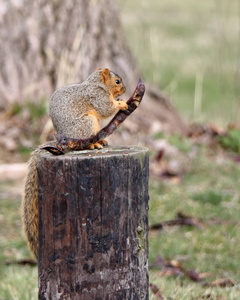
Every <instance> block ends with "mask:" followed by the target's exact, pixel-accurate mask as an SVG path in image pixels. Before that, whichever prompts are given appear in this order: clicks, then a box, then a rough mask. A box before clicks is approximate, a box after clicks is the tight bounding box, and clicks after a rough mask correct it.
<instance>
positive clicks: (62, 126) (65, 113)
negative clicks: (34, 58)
mask: <svg viewBox="0 0 240 300" xmlns="http://www.w3.org/2000/svg"><path fill="white" fill-rule="evenodd" d="M124 92H125V87H124V85H123V82H122V79H121V77H119V76H118V75H117V74H115V73H114V72H112V71H110V70H109V69H100V68H98V69H97V70H96V71H95V72H94V73H92V74H91V75H90V76H89V77H88V78H87V79H86V80H85V81H84V82H82V83H79V84H72V85H67V86H63V87H60V88H58V89H57V90H56V91H55V92H54V93H53V95H52V96H51V98H50V101H49V115H50V117H51V119H52V122H53V125H54V128H55V129H56V131H57V133H58V134H62V135H64V136H66V137H71V138H76V139H86V138H89V137H91V136H93V135H95V134H96V133H97V132H98V131H99V130H100V126H99V121H100V120H102V119H105V118H108V117H110V116H111V115H113V114H115V113H116V112H118V111H119V110H123V111H125V110H127V109H128V105H127V103H126V102H125V101H124V100H115V98H117V97H118V96H121V95H122V94H123V93H124ZM47 144H48V145H52V146H55V145H56V141H51V142H48V143H47ZM105 145H107V142H106V141H105V140H102V141H99V142H97V143H95V144H91V145H90V146H89V149H94V148H97V149H100V148H103V146H105ZM43 151H45V150H43V149H36V150H35V151H34V152H33V153H32V155H31V157H30V160H29V164H28V170H27V176H26V179H25V187H24V194H23V200H22V221H23V228H24V232H25V234H26V237H27V240H28V245H29V248H30V250H31V252H32V253H33V254H34V256H35V257H36V259H38V184H37V181H38V175H37V165H38V160H39V158H40V155H41V153H42V152H43Z"/></svg>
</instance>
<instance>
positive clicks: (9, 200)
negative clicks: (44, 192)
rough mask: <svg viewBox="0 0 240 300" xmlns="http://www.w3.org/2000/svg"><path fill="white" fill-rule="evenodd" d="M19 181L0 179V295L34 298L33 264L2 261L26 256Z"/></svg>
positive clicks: (4, 298)
mask: <svg viewBox="0 0 240 300" xmlns="http://www.w3.org/2000/svg"><path fill="white" fill-rule="evenodd" d="M21 190H22V184H21V185H20V186H19V183H16V182H2V183H0V207H1V211H0V241H1V243H0V299H1V300H31V299H33V300H34V299H37V282H38V279H37V267H30V266H22V265H17V264H11V265H5V262H6V261H12V262H13V261H16V260H20V259H23V258H26V257H30V254H29V251H28V249H27V245H26V242H25V239H24V237H23V233H22V223H21V217H20V203H21Z"/></svg>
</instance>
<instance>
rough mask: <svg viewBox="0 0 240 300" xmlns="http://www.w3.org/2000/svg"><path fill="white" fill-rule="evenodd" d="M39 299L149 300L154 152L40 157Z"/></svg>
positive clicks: (139, 149)
mask: <svg viewBox="0 0 240 300" xmlns="http://www.w3.org/2000/svg"><path fill="white" fill-rule="evenodd" d="M38 200H39V204H38V205H39V299H71V300H73V299H74V300H78V299H81V300H92V299H98V300H100V299H102V300H103V299H109V300H117V299H119V300H120V299H121V300H122V299H144V300H145V299H148V297H149V296H148V266H147V265H148V264H147V261H148V151H147V149H146V148H142V147H131V148H126V147H119V148H117V147H112V148H110V147H107V148H104V150H101V151H82V152H72V153H69V154H66V155H64V156H58V157H56V156H52V155H51V154H49V153H47V152H46V153H44V154H42V156H41V158H40V160H39V163H38Z"/></svg>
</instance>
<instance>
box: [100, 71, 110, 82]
mask: <svg viewBox="0 0 240 300" xmlns="http://www.w3.org/2000/svg"><path fill="white" fill-rule="evenodd" d="M109 77H111V75H110V71H109V69H103V70H102V73H101V78H102V81H103V82H104V83H105V82H106V81H107V79H108V78H109Z"/></svg>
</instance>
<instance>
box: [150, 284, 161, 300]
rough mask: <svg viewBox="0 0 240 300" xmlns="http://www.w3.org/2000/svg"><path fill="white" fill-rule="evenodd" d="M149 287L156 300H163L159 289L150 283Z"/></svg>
mask: <svg viewBox="0 0 240 300" xmlns="http://www.w3.org/2000/svg"><path fill="white" fill-rule="evenodd" d="M149 286H150V289H151V291H152V292H153V294H154V295H155V297H157V298H158V299H164V298H163V296H162V294H161V292H160V291H159V288H158V287H157V286H156V285H155V284H153V283H150V284H149Z"/></svg>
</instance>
